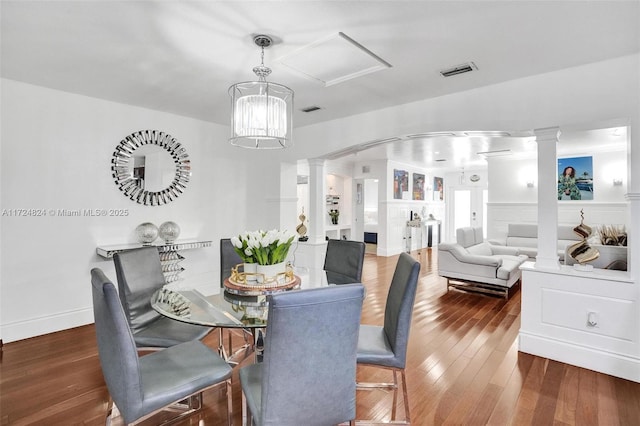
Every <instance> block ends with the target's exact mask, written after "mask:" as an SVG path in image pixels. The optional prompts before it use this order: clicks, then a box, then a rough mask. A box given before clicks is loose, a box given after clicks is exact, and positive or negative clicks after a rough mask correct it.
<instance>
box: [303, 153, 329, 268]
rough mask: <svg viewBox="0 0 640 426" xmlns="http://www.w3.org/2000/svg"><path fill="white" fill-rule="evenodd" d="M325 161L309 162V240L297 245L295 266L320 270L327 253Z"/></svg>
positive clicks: (314, 159)
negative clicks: (297, 254) (297, 253)
mask: <svg viewBox="0 0 640 426" xmlns="http://www.w3.org/2000/svg"><path fill="white" fill-rule="evenodd" d="M325 186H326V184H325V160H323V159H318V158H313V159H311V160H309V211H308V212H307V213H306V215H307V219H308V220H309V221H308V226H307V236H308V237H309V239H308V240H307V241H306V242H304V243H299V246H298V249H297V251H298V252H299V256H298V258H299V260H297V263H296V266H301V267H308V268H312V269H314V270H321V269H322V266H323V265H324V257H325V254H326V252H327V241H326V239H325V229H324V215H326V214H327V212H326V210H325V209H326V204H325V194H326V190H325Z"/></svg>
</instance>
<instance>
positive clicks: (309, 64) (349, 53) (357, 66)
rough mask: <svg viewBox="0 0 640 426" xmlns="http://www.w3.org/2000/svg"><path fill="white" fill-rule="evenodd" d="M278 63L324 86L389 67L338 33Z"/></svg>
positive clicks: (380, 59) (362, 47)
mask: <svg viewBox="0 0 640 426" xmlns="http://www.w3.org/2000/svg"><path fill="white" fill-rule="evenodd" d="M278 62H280V63H281V64H282V65H284V66H286V67H287V68H289V69H291V70H293V71H295V72H297V73H299V74H302V75H303V76H304V77H306V78H309V79H311V80H314V81H316V82H320V83H322V84H324V86H325V87H328V86H333V85H334V84H338V83H342V82H344V81H347V80H351V79H353V78H356V77H360V76H363V75H366V74H370V73H372V72H376V71H380V70H383V69H386V68H390V67H391V64H389V63H388V62H387V61H385V60H384V59H382V58H380V57H379V56H377V55H376V54H375V53H373V52H371V51H370V50H369V49H367V48H366V47H364V46H363V45H361V44H360V43H358V42H357V41H355V40H354V39H352V38H351V37H349V36H348V35H346V34H344V33H342V32H339V33H337V34H333V35H331V36H329V37H327V38H324V39H321V40H318V41H316V42H314V43H311V44H309V45H307V46H305V47H302V48H300V49H298V50H296V51H295V52H293V53H291V54H290V55H286V56H284V57H282V58H280V59H279V60H278Z"/></svg>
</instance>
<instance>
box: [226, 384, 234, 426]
mask: <svg viewBox="0 0 640 426" xmlns="http://www.w3.org/2000/svg"><path fill="white" fill-rule="evenodd" d="M226 391H227V425H228V426H233V403H232V401H233V394H232V392H231V379H227V381H226Z"/></svg>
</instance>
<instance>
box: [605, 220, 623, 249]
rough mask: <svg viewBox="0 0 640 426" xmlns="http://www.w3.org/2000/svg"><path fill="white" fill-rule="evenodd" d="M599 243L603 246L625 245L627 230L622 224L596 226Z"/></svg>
mask: <svg viewBox="0 0 640 426" xmlns="http://www.w3.org/2000/svg"><path fill="white" fill-rule="evenodd" d="M598 236H599V237H600V243H601V244H602V245H605V246H625V247H626V246H627V231H626V229H625V227H624V226H614V225H602V226H600V227H599V228H598Z"/></svg>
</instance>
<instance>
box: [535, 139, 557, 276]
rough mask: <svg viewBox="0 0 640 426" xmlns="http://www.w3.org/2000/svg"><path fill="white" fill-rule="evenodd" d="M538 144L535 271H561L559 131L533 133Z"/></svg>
mask: <svg viewBox="0 0 640 426" xmlns="http://www.w3.org/2000/svg"><path fill="white" fill-rule="evenodd" d="M534 133H535V135H536V142H537V144H538V255H537V256H536V268H543V269H553V270H559V269H560V262H559V260H558V259H559V258H558V196H557V193H558V182H557V174H558V172H557V167H558V166H557V158H556V145H557V143H558V137H559V136H560V130H559V128H558V127H547V128H543V129H535V130H534Z"/></svg>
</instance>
